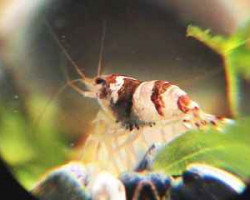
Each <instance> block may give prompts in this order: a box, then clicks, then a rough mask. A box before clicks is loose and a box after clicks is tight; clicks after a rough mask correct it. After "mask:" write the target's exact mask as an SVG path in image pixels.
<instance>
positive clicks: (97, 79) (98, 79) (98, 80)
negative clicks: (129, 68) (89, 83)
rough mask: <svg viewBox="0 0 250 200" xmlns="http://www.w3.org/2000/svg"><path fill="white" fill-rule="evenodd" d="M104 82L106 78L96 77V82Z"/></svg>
mask: <svg viewBox="0 0 250 200" xmlns="http://www.w3.org/2000/svg"><path fill="white" fill-rule="evenodd" d="M104 82H105V80H104V79H102V78H96V79H95V83H96V84H102V83H104Z"/></svg>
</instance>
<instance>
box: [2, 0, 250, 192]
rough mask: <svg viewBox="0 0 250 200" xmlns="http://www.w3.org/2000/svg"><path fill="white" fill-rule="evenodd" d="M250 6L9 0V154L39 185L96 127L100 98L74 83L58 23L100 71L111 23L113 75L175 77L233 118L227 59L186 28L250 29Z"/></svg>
mask: <svg viewBox="0 0 250 200" xmlns="http://www.w3.org/2000/svg"><path fill="white" fill-rule="evenodd" d="M249 11H250V1H249V0H237V1H236V0H230V1H229V0H227V1H226V0H202V1H201V0H157V1H155V0H146V1H145V0H144V1H142V0H129V1H128V0H120V1H115V0H105V1H103V0H94V1H93V0H85V1H83V0H74V1H73V0H52V1H49V0H26V1H19V0H13V1H8V0H2V1H1V2H0V155H1V157H2V159H3V160H4V161H6V163H7V164H8V166H10V169H11V171H12V172H13V174H14V175H15V177H17V179H18V180H19V181H20V182H21V183H22V185H23V186H24V187H26V188H27V189H30V188H31V187H32V186H33V185H34V183H35V182H36V181H37V180H38V178H39V177H40V176H41V174H44V172H45V171H46V170H47V169H51V168H52V167H54V166H58V165H60V164H62V163H65V162H66V161H68V160H71V159H76V158H78V157H79V155H78V152H79V151H78V149H81V147H82V143H83V142H84V140H85V138H86V136H87V135H88V134H90V133H91V121H92V120H93V119H94V118H95V116H96V113H97V111H98V109H99V106H98V104H97V102H96V101H93V100H92V99H87V98H83V97H82V96H80V95H79V94H77V93H76V92H75V91H74V90H73V89H72V88H71V87H70V86H68V87H66V84H67V78H69V79H71V80H74V79H77V78H79V77H80V76H79V74H77V72H76V70H75V69H74V67H73V66H72V64H71V63H70V62H68V60H67V59H66V57H65V55H63V53H62V49H60V47H59V46H58V44H57V43H56V41H55V39H54V37H53V35H52V34H51V31H50V29H51V30H53V32H54V33H55V34H56V36H57V38H58V39H59V40H60V41H61V43H62V45H63V46H64V47H65V49H66V50H67V52H68V53H69V54H70V56H71V57H72V59H73V60H74V61H75V62H76V63H77V64H78V65H79V66H80V68H81V69H82V71H83V72H84V73H85V74H86V75H87V76H89V77H94V76H95V75H96V71H97V64H98V59H99V50H100V46H101V36H102V32H103V24H104V22H105V24H106V35H105V42H104V54H103V73H104V74H110V73H120V74H124V75H129V76H133V77H135V78H137V79H140V80H155V79H159V80H167V81H171V82H173V83H175V84H177V85H178V86H180V87H181V88H183V89H184V90H186V91H187V92H188V93H189V95H190V96H191V97H192V99H194V100H195V101H197V102H198V103H199V104H200V105H201V107H202V108H203V109H204V110H205V111H206V112H208V113H212V114H216V115H223V116H227V117H233V113H232V111H231V109H230V101H229V99H228V96H229V95H228V92H232V91H231V90H228V84H229V81H230V79H229V78H228V76H227V72H226V70H225V69H226V68H225V66H226V64H225V59H224V57H223V56H222V55H219V54H218V53H216V52H215V51H213V50H212V49H210V48H209V47H208V46H207V45H205V44H203V43H202V42H200V41H198V40H196V39H194V38H188V37H186V30H187V26H188V25H189V24H192V25H196V26H199V27H201V28H203V29H210V30H211V33H212V34H214V35H221V36H223V37H227V38H230V37H231V36H233V35H234V34H236V33H237V32H238V30H245V29H248V27H249V25H248V22H249V17H250V12H249ZM244 41H245V42H244V45H245V46H244V53H245V54H244V55H245V57H244V58H245V60H244V62H242V63H241V65H240V66H241V67H242V68H241V69H244V70H245V69H246V68H248V66H249V63H250V61H249V59H248V58H247V56H248V55H249V48H250V45H249V44H250V43H249V42H248V39H246V40H244ZM239 54H240V55H241V53H238V54H237V55H239ZM240 60H242V59H240ZM244 70H242V71H241V72H242V73H241V76H237V90H239V91H237V95H239V98H238V99H237V101H238V104H239V109H240V113H242V115H247V114H249V112H250V107H249V103H248V99H249V98H250V94H249V89H250V86H249V74H248V73H249V71H248V70H245V71H244ZM244 74H245V75H244Z"/></svg>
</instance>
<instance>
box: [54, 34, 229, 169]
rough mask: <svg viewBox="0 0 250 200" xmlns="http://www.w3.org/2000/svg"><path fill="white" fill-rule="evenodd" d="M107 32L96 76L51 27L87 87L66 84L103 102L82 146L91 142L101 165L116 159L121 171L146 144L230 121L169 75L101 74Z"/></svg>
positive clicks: (133, 162)
mask: <svg viewBox="0 0 250 200" xmlns="http://www.w3.org/2000/svg"><path fill="white" fill-rule="evenodd" d="M104 34H105V30H104ZM104 34H103V36H102V44H101V50H100V57H99V64H98V73H97V76H96V77H94V78H88V77H87V76H86V75H85V74H84V73H83V72H82V71H81V70H80V68H79V67H78V66H77V65H76V63H75V62H74V61H73V60H72V59H71V57H70V56H69V54H68V53H67V51H66V50H65V48H64V47H63V46H62V44H61V43H60V41H59V40H58V39H57V37H56V36H55V34H54V33H53V35H54V36H55V39H56V41H57V43H58V45H59V46H60V48H61V49H62V51H63V53H64V54H65V56H66V57H67V58H68V60H69V61H70V62H71V63H72V64H73V66H74V67H75V69H76V71H77V72H78V74H79V75H80V76H81V82H82V83H83V84H84V85H85V86H86V88H87V89H86V90H84V91H83V90H82V89H80V88H79V87H78V86H77V85H75V84H74V82H72V81H71V82H68V84H69V85H71V86H72V88H73V89H75V90H76V91H77V92H79V93H80V94H81V95H83V96H84V97H89V98H94V99H96V100H97V102H98V103H99V105H100V108H101V111H100V113H99V114H98V115H97V117H96V119H95V121H94V123H95V128H94V130H93V133H92V134H91V135H90V136H89V138H88V139H87V141H86V143H85V148H84V149H85V151H84V152H86V151H87V147H88V146H91V148H94V149H95V150H96V156H97V157H95V158H93V160H98V161H100V163H102V164H103V163H104V164H103V165H109V164H110V163H112V166H114V167H115V169H116V170H119V171H120V170H121V169H128V168H131V167H134V166H135V162H136V160H137V157H138V155H139V156H141V155H143V153H145V152H140V151H141V149H143V148H142V146H143V145H146V147H149V146H150V145H151V144H152V143H153V142H168V141H170V140H172V139H174V138H176V137H177V136H178V135H180V134H183V133H185V132H186V131H188V130H191V129H204V128H206V127H208V126H209V125H211V126H213V127H216V128H219V127H220V125H221V124H224V123H225V122H228V121H230V120H229V119H226V118H221V117H217V116H214V115H210V114H207V113H205V112H203V111H202V109H201V108H200V107H199V105H198V104H197V103H196V102H195V101H193V100H192V99H191V98H190V97H189V96H188V94H187V93H186V92H185V91H184V90H182V89H181V88H179V87H178V86H177V85H175V84H172V83H170V82H168V81H164V80H150V81H141V80H138V79H136V78H133V77H131V76H127V75H120V74H109V75H101V60H102V51H103V43H104ZM159 135H160V136H159ZM156 138H157V139H156ZM93 144H94V145H93ZM135 144H136V145H135ZM138 144H139V145H138ZM103 147H104V148H103ZM144 150H145V148H144ZM105 151H106V153H105ZM138 152H139V153H138ZM135 154H137V155H135Z"/></svg>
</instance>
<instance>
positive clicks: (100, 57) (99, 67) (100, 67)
mask: <svg viewBox="0 0 250 200" xmlns="http://www.w3.org/2000/svg"><path fill="white" fill-rule="evenodd" d="M105 34H106V20H104V21H103V28H102V38H101V48H100V53H99V61H98V68H97V76H100V75H101V73H102V60H103V49H104V39H105Z"/></svg>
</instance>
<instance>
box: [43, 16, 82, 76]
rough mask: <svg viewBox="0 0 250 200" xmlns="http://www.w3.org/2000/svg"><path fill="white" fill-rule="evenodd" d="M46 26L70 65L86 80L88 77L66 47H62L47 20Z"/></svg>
mask: <svg viewBox="0 0 250 200" xmlns="http://www.w3.org/2000/svg"><path fill="white" fill-rule="evenodd" d="M45 24H46V26H47V27H48V29H49V32H50V34H51V35H52V36H53V38H54V39H55V41H56V43H57V44H58V45H59V47H60V48H61V50H62V52H63V54H64V55H65V56H66V58H67V59H68V60H69V61H70V63H71V64H72V65H73V66H74V68H75V70H76V71H77V73H78V74H79V75H80V76H81V78H82V79H83V80H85V79H86V76H85V75H84V73H83V72H82V71H81V70H80V67H79V66H78V65H77V64H76V62H75V61H74V60H73V59H72V58H71V56H70V55H69V53H68V52H67V50H66V49H65V47H64V46H63V45H62V43H61V41H60V40H59V39H58V37H57V35H56V34H55V32H54V31H53V30H52V28H51V26H50V24H49V23H48V22H47V21H46V20H45Z"/></svg>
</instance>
